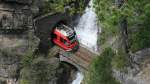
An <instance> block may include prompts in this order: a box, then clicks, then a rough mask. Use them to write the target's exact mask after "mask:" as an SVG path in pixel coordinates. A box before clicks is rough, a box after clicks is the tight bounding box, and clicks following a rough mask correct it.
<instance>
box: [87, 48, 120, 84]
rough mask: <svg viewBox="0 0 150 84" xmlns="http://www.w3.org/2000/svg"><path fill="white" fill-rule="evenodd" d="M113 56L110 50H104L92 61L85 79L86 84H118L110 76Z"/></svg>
mask: <svg viewBox="0 0 150 84" xmlns="http://www.w3.org/2000/svg"><path fill="white" fill-rule="evenodd" d="M114 55H115V54H114V52H113V51H112V49H111V48H106V49H105V50H104V52H103V53H102V54H101V55H100V56H98V57H97V58H96V59H95V60H93V62H92V65H91V67H90V71H89V73H88V76H87V78H86V83H87V84H119V82H118V81H116V79H115V78H114V77H113V76H112V67H111V61H112V58H113V56H114Z"/></svg>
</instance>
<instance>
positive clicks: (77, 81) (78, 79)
mask: <svg viewBox="0 0 150 84" xmlns="http://www.w3.org/2000/svg"><path fill="white" fill-rule="evenodd" d="M82 79H83V75H82V73H80V72H78V73H77V75H76V79H75V80H74V81H73V82H72V84H80V83H81V81H82Z"/></svg>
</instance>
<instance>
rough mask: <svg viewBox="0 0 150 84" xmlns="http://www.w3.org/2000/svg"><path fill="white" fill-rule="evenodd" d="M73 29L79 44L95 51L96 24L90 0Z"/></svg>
mask: <svg viewBox="0 0 150 84" xmlns="http://www.w3.org/2000/svg"><path fill="white" fill-rule="evenodd" d="M75 31H76V33H77V36H78V39H79V42H80V43H81V44H83V45H86V46H87V47H88V48H89V49H90V50H92V51H97V33H98V26H97V18H96V14H95V12H94V10H93V7H92V0H91V1H90V3H89V6H88V7H87V8H86V10H85V13H84V14H83V16H82V17H81V18H80V20H79V24H78V25H77V27H76V28H75Z"/></svg>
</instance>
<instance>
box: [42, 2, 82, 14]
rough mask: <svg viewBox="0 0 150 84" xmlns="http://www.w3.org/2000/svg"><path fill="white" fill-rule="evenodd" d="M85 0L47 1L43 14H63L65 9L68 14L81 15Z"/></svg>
mask: <svg viewBox="0 0 150 84" xmlns="http://www.w3.org/2000/svg"><path fill="white" fill-rule="evenodd" d="M84 2H85V0H47V1H45V7H44V10H43V11H44V12H46V13H47V12H63V13H64V12H65V11H66V8H67V10H68V12H69V13H70V14H74V13H82V12H83V10H84V4H85V3H84Z"/></svg>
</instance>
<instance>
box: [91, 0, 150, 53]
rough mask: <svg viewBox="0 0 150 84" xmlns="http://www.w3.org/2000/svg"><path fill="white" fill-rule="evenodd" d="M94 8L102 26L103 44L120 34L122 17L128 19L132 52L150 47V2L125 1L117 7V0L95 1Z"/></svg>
mask: <svg viewBox="0 0 150 84" xmlns="http://www.w3.org/2000/svg"><path fill="white" fill-rule="evenodd" d="M94 7H95V11H96V14H97V17H98V20H99V22H100V24H101V25H102V35H101V36H100V40H101V44H103V43H105V41H106V40H107V38H108V37H110V36H113V35H116V34H117V33H118V28H119V27H118V24H119V19H120V18H121V17H127V21H128V25H127V26H128V34H129V44H130V45H129V46H130V50H131V51H133V52H135V51H137V50H140V49H143V48H147V47H150V28H149V27H150V25H149V24H150V10H149V9H150V0H144V1H142V0H125V2H124V4H123V5H122V6H121V7H117V4H116V0H94Z"/></svg>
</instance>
